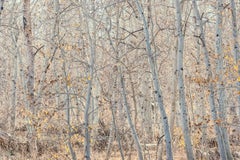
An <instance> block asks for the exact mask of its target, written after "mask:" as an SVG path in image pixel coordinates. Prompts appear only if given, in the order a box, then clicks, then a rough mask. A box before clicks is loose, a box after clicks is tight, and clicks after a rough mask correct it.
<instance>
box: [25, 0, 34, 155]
mask: <svg viewBox="0 0 240 160" xmlns="http://www.w3.org/2000/svg"><path fill="white" fill-rule="evenodd" d="M30 4H31V3H30V0H24V1H23V30H24V36H25V45H26V50H27V100H28V106H27V107H28V108H29V109H30V110H31V112H32V114H33V115H34V114H35V100H34V62H35V53H34V52H33V35H32V24H31V23H32V22H31V9H30ZM30 121H32V122H31V123H32V124H33V123H34V122H33V119H32V120H30ZM29 136H30V137H29V140H30V150H31V153H32V156H33V159H36V158H37V137H36V135H35V130H34V127H33V126H31V130H30V133H29Z"/></svg>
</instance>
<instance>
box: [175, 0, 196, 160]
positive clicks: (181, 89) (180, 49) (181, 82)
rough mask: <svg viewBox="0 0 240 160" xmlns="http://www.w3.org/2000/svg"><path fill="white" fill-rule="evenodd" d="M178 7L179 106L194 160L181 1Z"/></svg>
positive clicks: (185, 138) (185, 136)
mask: <svg viewBox="0 0 240 160" xmlns="http://www.w3.org/2000/svg"><path fill="white" fill-rule="evenodd" d="M175 2H176V3H175V7H176V17H177V20H176V21H177V22H176V26H177V34H178V66H177V73H178V90H179V105H180V107H181V118H182V130H183V135H184V142H185V149H186V153H187V158H188V159H189V160H192V159H194V155H193V150H192V142H191V136H190V135H191V134H190V129H189V126H188V125H189V122H188V111H187V104H186V98H185V86H184V80H183V53H184V37H183V33H182V24H181V23H182V16H181V9H180V2H179V0H176V1H175Z"/></svg>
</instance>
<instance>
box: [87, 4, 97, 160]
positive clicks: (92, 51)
mask: <svg viewBox="0 0 240 160" xmlns="http://www.w3.org/2000/svg"><path fill="white" fill-rule="evenodd" d="M93 3H94V2H93ZM91 9H93V10H94V4H92V7H91ZM84 10H85V11H86V8H84ZM86 13H87V14H86V18H88V16H89V14H88V13H89V12H88V11H86ZM90 22H91V23H90ZM90 22H88V19H86V23H87V34H88V41H89V45H90V63H89V68H88V69H89V72H88V75H87V83H88V87H87V97H86V106H85V111H84V127H85V140H84V149H85V159H86V160H90V159H91V158H90V133H89V109H90V102H91V97H92V86H93V85H92V83H93V73H94V65H95V54H96V41H95V39H93V38H95V37H92V33H91V32H95V29H96V27H95V22H94V21H93V20H91V21H90ZM90 24H91V25H90ZM94 34H96V33H94Z"/></svg>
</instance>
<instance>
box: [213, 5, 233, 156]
mask: <svg viewBox="0 0 240 160" xmlns="http://www.w3.org/2000/svg"><path fill="white" fill-rule="evenodd" d="M222 12H223V1H222V0H218V1H217V21H216V53H217V54H218V59H217V65H216V77H217V79H218V83H217V88H218V108H219V109H218V113H219V119H220V121H221V124H220V129H221V134H222V140H223V144H224V148H225V151H226V155H227V159H228V160H231V159H233V157H232V154H231V150H230V144H229V138H228V134H227V130H226V128H225V126H224V125H226V95H225V94H226V93H225V83H226V82H225V81H224V79H223V74H224V63H223V58H224V55H223V50H222V27H223V26H222V25H223V24H222V21H223V20H222Z"/></svg>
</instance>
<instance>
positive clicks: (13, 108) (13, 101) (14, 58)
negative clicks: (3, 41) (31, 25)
mask: <svg viewBox="0 0 240 160" xmlns="http://www.w3.org/2000/svg"><path fill="white" fill-rule="evenodd" d="M2 3H3V2H2ZM15 4H16V0H13V2H12V7H11V10H14V9H15V6H16V5H15ZM9 24H11V25H12V26H15V25H16V19H15V18H14V13H13V12H12V13H11V17H10V20H9ZM11 34H12V35H11V37H12V43H13V45H14V48H15V49H14V51H13V56H12V65H13V67H12V68H13V71H12V84H11V88H12V89H11V92H12V97H11V120H10V129H11V134H12V135H14V131H15V120H16V101H17V98H16V96H17V95H16V94H17V93H16V92H17V74H18V50H19V48H18V45H17V42H18V36H19V32H18V31H15V30H14V29H11Z"/></svg>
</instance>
